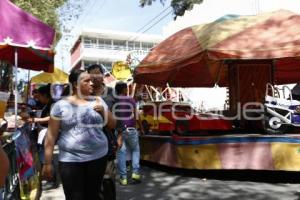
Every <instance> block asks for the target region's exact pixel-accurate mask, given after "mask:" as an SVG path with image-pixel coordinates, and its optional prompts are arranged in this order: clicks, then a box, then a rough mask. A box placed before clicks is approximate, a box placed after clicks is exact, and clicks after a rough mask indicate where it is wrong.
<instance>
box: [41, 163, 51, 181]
mask: <svg viewBox="0 0 300 200" xmlns="http://www.w3.org/2000/svg"><path fill="white" fill-rule="evenodd" d="M42 177H43V178H44V179H46V180H48V181H51V180H52V178H53V167H52V164H44V165H43V169H42Z"/></svg>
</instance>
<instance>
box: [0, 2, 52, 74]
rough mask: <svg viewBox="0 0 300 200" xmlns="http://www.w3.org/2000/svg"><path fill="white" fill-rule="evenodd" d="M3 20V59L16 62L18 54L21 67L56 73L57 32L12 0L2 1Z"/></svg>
mask: <svg viewBox="0 0 300 200" xmlns="http://www.w3.org/2000/svg"><path fill="white" fill-rule="evenodd" d="M0 21H1V25H0V26H1V28H0V59H2V60H7V61H9V62H11V63H14V62H15V59H16V57H15V55H14V54H15V52H16V51H17V53H18V57H17V58H18V59H17V61H18V63H15V64H18V67H21V68H25V69H32V70H43V71H47V72H52V71H53V67H54V66H53V63H54V52H53V51H52V48H51V47H52V44H53V41H54V37H55V31H54V29H52V28H51V27H49V26H48V25H46V24H44V23H43V22H41V21H40V20H38V19H37V18H35V17H33V16H32V15H30V14H28V13H26V12H25V11H23V10H22V9H20V8H18V7H17V6H15V5H14V4H12V3H11V2H10V1H9V0H1V1H0ZM15 66H17V65H15Z"/></svg>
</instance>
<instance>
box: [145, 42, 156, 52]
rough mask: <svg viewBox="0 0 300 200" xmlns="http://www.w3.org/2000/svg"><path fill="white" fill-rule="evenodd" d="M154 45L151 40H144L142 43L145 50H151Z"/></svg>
mask: <svg viewBox="0 0 300 200" xmlns="http://www.w3.org/2000/svg"><path fill="white" fill-rule="evenodd" d="M153 46H154V44H153V43H151V42H143V43H142V50H144V51H150V49H151V48H152V47H153Z"/></svg>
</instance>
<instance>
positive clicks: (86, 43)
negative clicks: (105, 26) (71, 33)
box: [84, 37, 97, 48]
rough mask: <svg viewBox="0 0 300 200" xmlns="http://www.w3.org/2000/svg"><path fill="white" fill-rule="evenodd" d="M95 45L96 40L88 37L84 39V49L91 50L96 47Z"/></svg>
mask: <svg viewBox="0 0 300 200" xmlns="http://www.w3.org/2000/svg"><path fill="white" fill-rule="evenodd" d="M96 44H97V39H96V38H90V37H86V38H84V47H86V48H93V47H95V46H96Z"/></svg>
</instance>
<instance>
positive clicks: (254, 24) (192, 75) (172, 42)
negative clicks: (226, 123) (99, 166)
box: [134, 10, 300, 87]
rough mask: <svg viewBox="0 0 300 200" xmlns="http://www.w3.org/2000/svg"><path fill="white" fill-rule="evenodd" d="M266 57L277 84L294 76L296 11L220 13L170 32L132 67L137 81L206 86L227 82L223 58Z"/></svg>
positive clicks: (298, 71) (298, 45)
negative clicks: (169, 34) (244, 14)
mask: <svg viewBox="0 0 300 200" xmlns="http://www.w3.org/2000/svg"><path fill="white" fill-rule="evenodd" d="M263 59H268V60H270V59H272V60H274V64H275V82H276V83H277V84H287V83H295V82H299V80H300V15H298V14H295V13H293V12H290V11H287V10H279V11H275V12H270V13H263V14H260V15H256V16H234V15H231V16H225V17H223V18H221V19H218V20H216V21H214V22H212V23H208V24H201V25H196V26H192V27H189V28H186V29H183V30H181V31H179V32H177V33H175V34H174V35H172V36H170V37H169V38H167V39H166V40H164V41H163V42H161V43H160V44H158V45H157V46H156V47H155V48H153V49H152V51H151V52H150V53H149V54H148V55H147V56H146V57H145V58H144V59H143V60H142V62H141V63H140V65H139V66H138V67H137V68H136V69H135V72H134V80H135V82H137V83H141V84H148V85H154V86H165V85H166V84H169V85H170V86H173V87H211V86H213V85H215V84H216V83H218V84H219V85H221V86H226V85H227V83H228V71H227V64H226V63H227V62H226V61H228V60H263Z"/></svg>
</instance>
